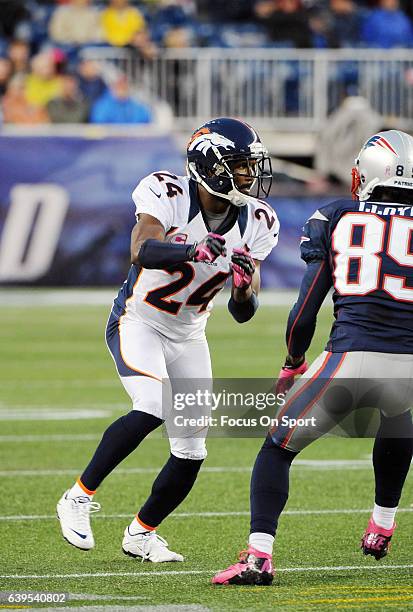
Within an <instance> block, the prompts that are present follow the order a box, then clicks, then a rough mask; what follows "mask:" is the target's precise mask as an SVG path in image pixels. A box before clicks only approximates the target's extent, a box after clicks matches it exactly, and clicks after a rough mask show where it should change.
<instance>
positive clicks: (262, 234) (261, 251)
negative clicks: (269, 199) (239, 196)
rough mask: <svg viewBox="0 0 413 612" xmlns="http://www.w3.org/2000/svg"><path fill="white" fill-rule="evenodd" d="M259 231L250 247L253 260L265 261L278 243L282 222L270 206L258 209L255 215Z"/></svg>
mask: <svg viewBox="0 0 413 612" xmlns="http://www.w3.org/2000/svg"><path fill="white" fill-rule="evenodd" d="M254 215H255V220H256V223H257V231H256V233H255V237H254V240H253V242H252V244H251V245H250V255H251V257H252V258H253V259H257V260H259V261H263V260H264V259H265V258H266V257H267V256H268V255H269V254H270V253H271V251H272V250H273V248H274V247H275V246H277V243H278V235H279V232H280V222H279V221H278V217H277V215H276V213H275V210H273V209H272V208H271V207H270V206H268V205H266V206H265V207H263V208H258V209H257V210H256V211H255V213H254Z"/></svg>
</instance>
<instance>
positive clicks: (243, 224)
mask: <svg viewBox="0 0 413 612" xmlns="http://www.w3.org/2000/svg"><path fill="white" fill-rule="evenodd" d="M197 187H198V186H197V183H196V182H195V181H194V180H193V179H190V178H189V177H188V176H175V175H174V174H172V173H170V172H166V171H161V172H154V173H153V174H150V175H149V176H147V177H146V178H144V179H142V181H141V182H140V183H139V184H138V186H137V187H136V189H135V190H134V192H133V194H132V198H133V201H134V202H135V205H136V218H137V219H138V215H139V214H141V213H147V214H149V215H152V216H153V217H155V218H156V219H158V220H159V221H160V222H161V223H162V225H163V226H164V228H165V233H166V240H167V241H169V242H172V243H176V244H188V245H190V244H193V243H194V242H200V241H201V240H202V239H203V238H204V237H205V236H206V235H207V234H208V232H209V231H210V229H209V226H208V221H207V220H206V218H205V217H204V215H203V212H202V209H201V207H200V203H199V199H198V188H197ZM231 208H232V210H231V211H230V213H229V215H228V216H227V217H226V218H225V220H224V221H223V223H222V225H221V226H220V227H219V228H218V231H217V233H219V234H220V235H222V236H223V237H224V238H225V241H226V248H227V255H226V257H222V256H219V257H218V258H217V259H216V260H215V261H214V262H213V263H206V262H202V263H201V262H199V263H195V262H185V263H180V264H176V265H174V266H172V267H171V268H169V269H167V270H149V269H145V268H139V266H138V265H135V266H132V268H131V270H130V272H129V276H128V279H127V280H126V281H125V283H124V285H123V287H122V289H121V291H120V292H119V295H118V297H117V298H116V300H115V310H116V311H117V312H118V314H119V315H123V316H124V317H125V318H126V319H135V320H136V319H138V320H140V321H144V322H145V323H147V324H149V325H151V326H152V327H154V328H155V329H157V330H158V331H159V332H160V333H162V334H163V335H165V336H166V337H168V338H171V339H172V340H176V341H180V340H185V339H186V340H187V339H192V338H199V337H200V336H202V335H203V334H204V330H205V326H206V321H207V319H208V316H209V314H210V311H211V310H212V306H213V303H212V298H213V297H214V296H215V295H216V294H217V293H218V292H219V291H220V290H221V289H222V288H223V287H224V285H225V282H226V280H227V278H228V277H229V276H230V273H231V270H230V262H231V253H232V250H233V249H234V248H236V247H238V248H242V247H248V249H249V250H250V253H251V256H252V257H253V258H254V259H257V260H261V261H262V260H264V259H265V258H266V257H267V255H268V254H269V253H270V252H271V250H272V249H273V248H274V246H275V245H276V244H277V241H278V232H279V222H278V219H277V215H276V214H275V212H274V210H273V209H272V208H271V207H270V206H269V205H268V204H266V203H265V202H262V201H261V200H253V203H250V204H247V205H246V206H243V207H241V208H237V207H235V206H233V207H231Z"/></svg>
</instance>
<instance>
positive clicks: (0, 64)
mask: <svg viewBox="0 0 413 612" xmlns="http://www.w3.org/2000/svg"><path fill="white" fill-rule="evenodd" d="M11 74H12V64H11V61H10V60H9V59H8V58H7V57H0V96H3V95H4V94H5V93H6V89H7V84H8V82H9V79H10V77H11Z"/></svg>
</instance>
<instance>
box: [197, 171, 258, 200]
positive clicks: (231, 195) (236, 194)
mask: <svg viewBox="0 0 413 612" xmlns="http://www.w3.org/2000/svg"><path fill="white" fill-rule="evenodd" d="M188 170H189V172H190V173H192V175H193V176H194V177H195V179H196V181H197V183H199V184H200V185H202V187H203V188H204V189H206V190H207V191H208V193H210V194H211V195H213V196H215V197H217V198H222V199H224V200H228V201H229V202H231V204H233V205H234V206H238V207H239V208H240V207H242V206H246V205H247V204H248V203H251V204H252V203H253V202H255V198H253V197H252V196H249V195H246V194H245V193H242V192H241V191H240V190H239V189H237V188H236V186H235V184H234V180H233V179H231V183H232V189H231V191H229V192H228V193H227V194H226V193H220V192H219V191H214V190H213V189H212V187H210V186H209V185H207V183H205V182H204V180H203V179H202V177H201V176H200V175H199V173H198V171H197V169H196V167H195V164H194V163H190V164H188Z"/></svg>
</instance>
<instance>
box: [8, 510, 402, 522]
mask: <svg viewBox="0 0 413 612" xmlns="http://www.w3.org/2000/svg"><path fill="white" fill-rule="evenodd" d="M370 512H371V508H340V509H336V508H332V509H318V510H317V509H315V510H285V511H284V512H283V516H306V515H307V516H311V515H316V516H317V515H321V514H369V513H370ZM397 512H413V508H399V509H398V510H397ZM249 515H250V513H249V511H247V510H245V511H244V510H241V511H228V512H174V513H173V514H171V515H170V516H169V518H170V519H186V518H215V517H220V518H221V517H229V516H249ZM131 516H132V514H131V513H129V514H96V516H95V517H94V518H96V519H118V518H125V519H130V518H131ZM51 520H52V521H54V520H56V515H55V514H14V515H0V521H51Z"/></svg>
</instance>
